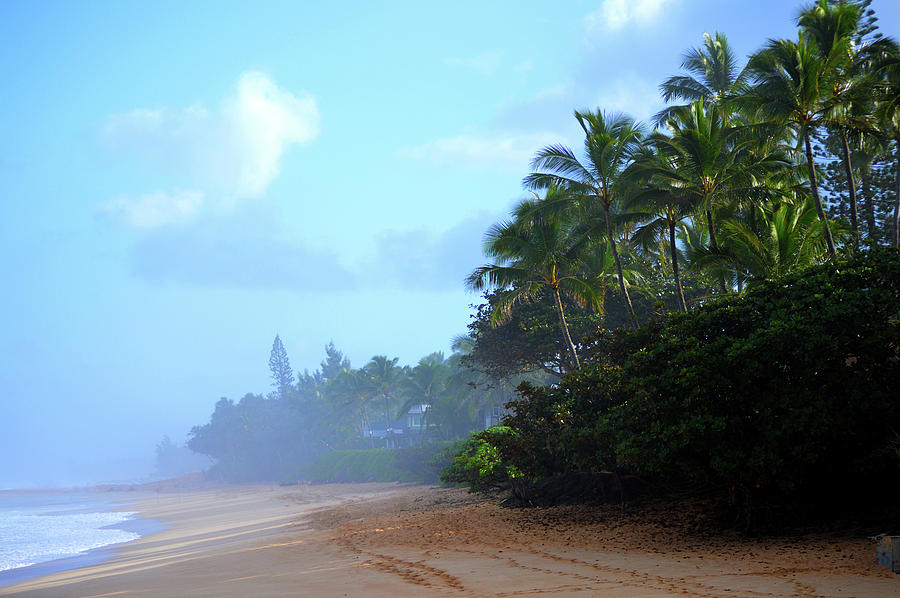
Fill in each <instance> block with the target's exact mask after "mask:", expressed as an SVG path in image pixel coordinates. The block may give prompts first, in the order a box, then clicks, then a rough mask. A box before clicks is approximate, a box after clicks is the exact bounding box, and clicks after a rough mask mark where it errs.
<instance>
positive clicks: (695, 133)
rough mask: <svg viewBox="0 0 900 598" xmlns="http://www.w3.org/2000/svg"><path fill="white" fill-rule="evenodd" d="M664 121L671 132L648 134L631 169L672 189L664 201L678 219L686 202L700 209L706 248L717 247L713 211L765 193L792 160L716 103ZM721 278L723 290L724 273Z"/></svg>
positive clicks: (700, 104) (675, 113)
mask: <svg viewBox="0 0 900 598" xmlns="http://www.w3.org/2000/svg"><path fill="white" fill-rule="evenodd" d="M666 125H667V128H668V129H669V130H670V131H671V133H670V134H669V135H665V134H663V133H661V132H656V133H654V134H653V135H651V136H650V137H649V138H648V140H647V141H648V144H650V145H652V146H653V148H654V149H653V151H652V152H645V153H644V154H642V160H639V161H637V162H636V163H635V167H634V168H632V172H635V173H638V174H639V175H640V176H641V177H648V178H649V179H650V180H651V181H652V187H654V188H656V189H660V190H663V191H665V192H666V193H668V194H669V195H671V197H669V198H668V199H666V200H665V201H666V202H669V203H670V204H671V205H670V209H671V210H672V213H671V216H672V218H675V217H676V215H677V216H678V220H679V221H680V220H682V219H683V218H684V217H685V216H687V212H688V210H689V209H690V206H693V207H694V209H696V210H698V211H700V212H701V213H703V214H704V215H705V217H706V225H707V227H708V229H709V245H710V249H711V250H712V251H718V249H719V247H718V241H717V238H716V226H715V221H714V218H713V212H714V211H715V210H716V209H720V208H722V207H723V206H725V205H728V204H731V203H734V202H736V201H746V200H747V199H749V198H754V197H755V198H757V199H764V198H765V197H767V195H768V194H769V193H770V187H769V179H770V178H771V177H772V176H774V175H778V174H780V173H783V172H784V171H786V170H788V169H789V168H790V166H791V163H790V161H789V160H788V158H787V156H786V155H785V154H784V153H783V152H781V151H780V150H778V149H770V148H769V147H768V146H767V144H765V143H761V142H760V141H759V139H757V138H756V137H755V136H754V135H753V134H752V128H751V127H743V126H735V125H730V124H729V123H728V122H727V120H726V119H725V117H724V116H723V113H722V110H721V109H720V108H719V107H718V106H708V105H706V104H705V103H704V102H703V100H699V101H697V102H693V103H691V104H690V105H689V106H686V107H683V108H681V109H679V110H676V111H673V112H672V113H671V118H670V119H669V120H668V121H667V122H666ZM676 208H677V209H676ZM719 284H720V287H721V291H722V292H725V290H726V288H725V282H724V279H720V282H719Z"/></svg>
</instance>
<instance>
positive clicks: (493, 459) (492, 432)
mask: <svg viewBox="0 0 900 598" xmlns="http://www.w3.org/2000/svg"><path fill="white" fill-rule="evenodd" d="M521 446H524V443H523V442H522V439H521V438H520V436H519V434H518V433H517V432H516V431H514V430H513V429H512V428H509V427H507V426H494V427H492V428H488V429H487V430H484V431H482V432H479V433H477V434H473V435H472V436H470V437H469V439H468V440H466V441H465V443H463V445H462V446H461V447H460V448H459V449H458V451H457V453H456V456H455V457H454V458H453V461H452V462H451V463H450V465H449V466H448V467H447V468H446V469H444V471H443V473H441V481H443V482H445V483H453V484H466V485H468V486H469V489H470V490H471V491H472V492H487V491H489V490H495V489H506V488H510V487H513V486H515V485H517V484H521V482H523V481H524V478H525V476H524V474H523V473H522V471H521V470H520V469H519V467H518V466H516V465H514V464H512V463H511V462H510V460H509V457H506V456H508V455H516V454H517V453H518V452H519V450H518V448H519V447H521ZM517 456H519V457H520V458H521V455H517Z"/></svg>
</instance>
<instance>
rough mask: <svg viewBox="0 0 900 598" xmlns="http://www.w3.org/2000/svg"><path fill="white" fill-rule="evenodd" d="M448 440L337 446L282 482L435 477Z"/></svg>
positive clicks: (432, 479)
mask: <svg viewBox="0 0 900 598" xmlns="http://www.w3.org/2000/svg"><path fill="white" fill-rule="evenodd" d="M450 446H451V443H449V442H443V443H429V444H422V445H417V446H411V447H405V448H402V449H386V448H381V449H368V450H337V451H332V452H330V453H326V454H324V455H322V456H321V457H319V458H318V459H316V460H315V461H313V462H312V463H309V464H307V465H305V466H303V467H300V468H298V469H297V470H296V471H295V472H294V473H293V474H292V475H289V476H286V477H284V478H282V483H285V484H292V483H295V482H297V481H298V480H304V481H309V482H317V483H330V482H423V483H426V484H427V483H434V482H436V481H438V473H439V472H440V469H439V468H440V467H441V459H442V455H444V453H445V452H446V450H447V449H448V447H450Z"/></svg>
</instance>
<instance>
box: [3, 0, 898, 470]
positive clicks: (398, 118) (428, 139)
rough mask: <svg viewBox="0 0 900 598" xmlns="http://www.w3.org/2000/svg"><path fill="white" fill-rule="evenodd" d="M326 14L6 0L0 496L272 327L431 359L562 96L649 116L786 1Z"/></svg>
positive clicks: (103, 457) (207, 387)
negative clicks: (682, 67)
mask: <svg viewBox="0 0 900 598" xmlns="http://www.w3.org/2000/svg"><path fill="white" fill-rule="evenodd" d="M327 4H328V5H327V6H326V3H312V2H310V3H297V2H254V3H226V2H191V3H184V2H152V3H136V2H108V3H107V2H91V3H77V4H76V3H71V2H59V3H55V2H42V3H33V2H5V3H2V5H0V39H2V40H3V41H2V43H3V46H4V48H3V52H0V75H2V77H3V80H4V82H5V85H4V90H5V91H4V93H3V94H0V191H2V195H0V201H2V204H0V205H2V218H0V251H2V256H3V258H2V260H0V276H2V280H3V282H4V293H3V294H2V296H0V313H2V314H3V316H2V318H3V320H2V326H0V393H2V394H0V402H2V403H0V404H2V406H3V413H4V416H3V418H2V420H0V421H2V433H0V454H3V455H4V458H3V462H2V463H3V467H2V469H0V487H2V486H4V485H6V486H9V485H33V484H51V483H82V482H86V481H95V480H98V479H109V478H115V477H122V476H124V475H125V474H124V473H123V472H125V471H128V468H132V469H137V470H141V468H143V469H144V470H147V469H149V462H150V459H151V458H152V452H153V446H154V444H155V443H156V442H157V441H158V440H159V439H160V438H161V437H162V436H163V434H168V435H170V436H172V437H173V438H174V439H175V440H177V441H181V440H183V439H184V437H185V435H186V433H187V431H188V430H189V428H190V426H192V425H195V424H201V423H204V422H205V421H206V419H207V418H208V416H209V413H210V412H211V410H212V407H213V405H214V403H215V401H216V400H217V399H218V398H219V397H221V396H228V397H231V398H235V399H237V398H240V396H242V395H243V394H244V393H246V392H266V391H267V390H268V389H269V379H268V370H267V367H266V364H267V360H268V354H269V349H270V347H271V343H272V339H273V338H274V336H275V334H276V333H277V334H280V335H281V338H282V340H283V341H284V344H285V346H286V348H287V350H288V354H289V356H290V359H291V363H292V365H293V366H294V368H295V369H298V370H302V369H304V368H308V369H310V370H312V369H315V368H316V367H317V364H318V363H319V361H320V360H321V358H322V355H323V347H324V345H325V344H326V343H327V342H329V341H334V343H335V345H336V346H337V347H338V348H340V349H342V350H343V351H344V352H345V353H346V354H347V355H348V356H349V357H350V359H351V361H352V363H353V365H355V366H360V365H363V364H364V363H365V362H366V361H367V360H368V359H369V358H370V357H371V356H372V355H375V354H387V355H389V356H392V357H393V356H399V357H400V360H401V362H404V363H414V362H415V361H417V360H418V358H419V357H421V356H423V355H425V354H427V353H429V352H431V351H434V350H444V351H448V348H449V341H450V338H451V337H452V336H453V335H455V334H458V333H461V332H464V331H465V326H466V323H467V322H468V314H469V308H468V306H469V304H470V303H474V302H476V301H477V299H478V297H477V296H474V295H471V294H468V293H466V292H465V291H464V289H463V286H462V279H463V278H464V277H465V275H466V274H467V273H468V272H470V271H471V270H472V269H473V268H474V267H476V266H478V265H479V264H480V260H481V255H480V240H481V237H482V235H483V233H484V231H485V229H486V228H487V227H488V225H489V224H491V223H492V222H494V221H495V220H497V219H499V218H501V217H502V216H504V215H505V214H506V212H507V210H508V209H509V207H510V206H511V205H512V204H513V203H514V202H515V201H516V200H517V199H518V198H520V197H521V196H522V190H521V186H520V182H521V179H522V177H523V176H524V175H525V174H527V172H528V160H529V158H530V156H531V155H532V154H533V153H534V151H536V150H537V149H539V148H540V147H541V146H543V145H546V144H549V143H557V142H564V143H568V144H571V145H575V146H577V145H578V143H579V138H578V130H577V128H576V124H575V121H574V119H573V118H572V111H573V110H574V109H576V108H579V109H582V108H597V107H602V108H604V109H611V110H623V111H626V112H629V113H631V114H632V115H634V116H635V117H638V118H643V119H645V118H647V117H649V116H650V115H651V114H652V113H653V112H655V111H656V110H657V109H658V108H659V107H660V103H659V99H658V94H657V85H658V84H659V82H660V81H661V80H662V79H663V78H664V77H665V76H667V75H671V74H674V73H676V72H677V69H678V64H679V62H680V56H681V54H682V53H683V52H684V51H685V50H686V49H688V48H690V47H693V46H696V45H698V44H699V43H700V41H701V38H702V35H703V33H704V32H705V31H709V32H713V31H716V30H719V31H723V32H724V33H726V34H727V35H728V37H729V40H730V41H731V43H732V45H733V46H734V47H735V49H736V50H737V51H738V53H739V54H740V55H742V56H743V55H746V54H747V53H749V52H751V51H753V50H755V49H756V48H758V47H759V46H761V45H762V44H763V43H764V42H765V40H766V38H768V37H783V36H792V35H793V34H794V32H795V26H794V23H793V16H794V15H795V13H796V11H797V9H798V7H799V3H794V2H785V1H783V0H753V1H744V0H733V1H728V2H723V1H712V0H629V1H626V0H595V1H593V2H587V1H572V2H521V1H520V2H515V3H510V2H504V3H501V2H496V3H494V2H455V3H430V2H335V3H327ZM874 6H875V8H876V10H877V12H878V15H879V17H880V24H881V27H882V30H883V31H884V32H885V33H887V34H889V35H893V36H895V37H897V36H898V33H900V32H898V31H897V23H900V18H898V17H900V15H898V13H900V7H898V5H897V4H896V3H895V2H892V1H889V0H876V1H875V3H874ZM138 473H139V474H140V473H143V471H138Z"/></svg>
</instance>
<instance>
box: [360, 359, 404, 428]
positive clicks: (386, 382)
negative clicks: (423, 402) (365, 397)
mask: <svg viewBox="0 0 900 598" xmlns="http://www.w3.org/2000/svg"><path fill="white" fill-rule="evenodd" d="M398 361H399V358H398V357H394V358H393V359H388V357H387V356H386V355H376V356H375V357H373V358H372V359H371V360H370V361H369V363H367V364H366V366H365V369H366V374H367V375H368V376H370V377H371V378H372V382H373V385H374V387H375V393H376V395H377V396H379V397H380V398H381V399H382V400H383V401H384V423H385V432H386V434H387V436H386V437H385V438H386V439H385V444H388V445H390V444H391V442H392V438H391V436H392V429H391V411H392V409H391V404H392V403H394V402H395V401H396V395H397V391H398V390H399V389H400V386H401V384H402V381H403V377H404V371H403V368H400V367H397V362H398Z"/></svg>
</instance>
